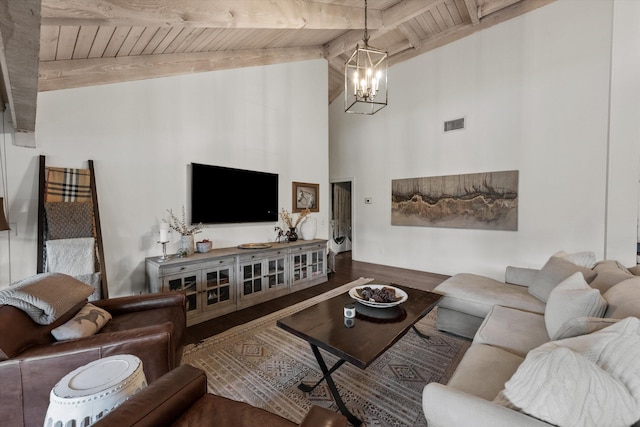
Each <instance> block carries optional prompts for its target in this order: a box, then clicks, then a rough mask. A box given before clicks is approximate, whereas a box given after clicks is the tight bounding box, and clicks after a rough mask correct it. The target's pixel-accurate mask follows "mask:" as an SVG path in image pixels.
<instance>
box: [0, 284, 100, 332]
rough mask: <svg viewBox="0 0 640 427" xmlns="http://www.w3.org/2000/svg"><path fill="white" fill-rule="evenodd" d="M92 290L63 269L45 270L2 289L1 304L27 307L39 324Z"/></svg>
mask: <svg viewBox="0 0 640 427" xmlns="http://www.w3.org/2000/svg"><path fill="white" fill-rule="evenodd" d="M92 293H93V288H92V287H91V286H89V285H87V284H85V283H82V282H80V281H79V280H76V279H74V278H73V277H71V276H67V275H66V274H61V273H42V274H37V275H35V276H32V277H28V278H26V279H24V280H21V281H19V282H17V283H14V284H13V285H11V286H9V287H8V288H5V289H3V290H2V291H0V304H6V305H11V306H14V307H16V308H19V309H20V310H22V311H24V312H25V313H27V314H28V315H29V317H31V318H32V319H33V321H34V322H36V323H38V324H40V325H50V324H51V323H53V322H55V320H56V319H57V318H58V317H59V316H61V315H62V314H64V313H66V312H67V311H69V309H71V308H72V307H73V306H74V305H76V304H78V303H79V302H80V301H82V300H85V299H86V298H87V297H88V296H89V295H91V294H92Z"/></svg>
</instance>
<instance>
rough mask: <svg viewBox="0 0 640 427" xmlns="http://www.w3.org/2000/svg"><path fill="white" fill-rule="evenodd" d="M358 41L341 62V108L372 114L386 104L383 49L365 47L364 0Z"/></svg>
mask: <svg viewBox="0 0 640 427" xmlns="http://www.w3.org/2000/svg"><path fill="white" fill-rule="evenodd" d="M362 41H363V46H362V47H361V46H360V44H358V45H356V50H355V52H353V54H352V55H351V57H350V58H349V60H348V61H347V62H346V64H345V65H344V111H345V112H347V113H355V114H375V113H377V112H378V111H380V110H381V109H382V108H384V107H386V106H387V52H386V51H384V50H380V49H376V48H375V47H371V46H369V32H368V30H367V0H364V37H363V38H362Z"/></svg>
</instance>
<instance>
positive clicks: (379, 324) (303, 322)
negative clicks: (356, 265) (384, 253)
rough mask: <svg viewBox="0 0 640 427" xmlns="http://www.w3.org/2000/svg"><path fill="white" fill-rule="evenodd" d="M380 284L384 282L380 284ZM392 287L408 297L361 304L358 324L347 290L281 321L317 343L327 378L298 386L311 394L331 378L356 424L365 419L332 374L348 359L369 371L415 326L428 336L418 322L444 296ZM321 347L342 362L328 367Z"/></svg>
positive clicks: (341, 404) (340, 402) (313, 346)
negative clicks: (387, 304)
mask: <svg viewBox="0 0 640 427" xmlns="http://www.w3.org/2000/svg"><path fill="white" fill-rule="evenodd" d="M372 283H374V282H372ZM375 283H377V284H380V282H375ZM362 286H366V284H365V285H362ZM391 286H394V287H396V288H400V289H402V290H403V291H405V292H406V293H407V294H408V299H407V301H405V302H404V303H402V304H400V305H397V306H395V307H391V308H372V307H366V306H364V305H362V304H360V303H356V313H357V314H356V318H355V319H352V320H353V322H349V320H347V319H345V317H344V311H343V309H344V305H345V304H347V303H350V302H353V299H352V298H351V297H350V296H349V294H348V293H347V292H345V293H344V294H341V295H338V296H336V297H333V298H330V299H328V300H325V301H321V302H319V303H318V304H315V305H313V306H311V307H308V308H306V309H304V310H302V311H299V312H297V313H294V314H292V315H290V316H287V317H285V318H282V319H280V320H278V322H277V325H278V326H279V327H280V328H282V329H284V330H285V331H288V332H290V333H292V334H293V335H295V336H297V337H300V338H302V339H303V340H305V341H307V342H308V343H309V344H310V345H311V350H312V351H313V354H314V355H315V357H316V360H317V361H318V365H319V366H320V369H321V370H322V374H323V377H322V378H321V379H320V380H319V381H318V382H317V383H316V384H314V385H313V386H308V385H306V384H300V385H299V386H298V387H299V388H300V389H301V390H303V391H305V392H310V391H312V390H313V389H314V388H316V387H317V386H318V385H319V384H320V383H322V381H323V380H324V381H326V382H327V386H328V387H329V390H330V391H331V394H332V395H333V398H334V399H335V401H336V404H337V405H338V408H340V412H342V414H343V415H344V416H346V417H347V419H348V420H349V422H350V423H351V424H353V425H354V426H359V425H360V424H362V422H361V421H360V420H359V419H358V418H357V417H355V416H354V415H353V414H351V412H349V410H348V409H347V407H346V405H345V404H344V402H343V400H342V398H341V397H340V394H339V393H338V389H337V388H336V385H335V383H334V381H333V379H332V378H331V374H332V373H333V372H334V371H335V370H336V369H338V368H339V367H340V366H342V364H343V363H344V362H349V363H351V364H352V365H355V366H357V367H358V368H360V369H366V367H367V366H369V365H370V364H371V363H372V362H373V361H375V360H376V359H377V358H378V356H380V355H381V354H382V353H384V352H385V351H386V350H387V349H388V348H389V347H391V346H392V345H393V344H395V343H396V341H398V340H399V339H400V338H402V337H403V336H404V334H405V333H407V331H408V330H409V329H411V328H413V329H414V331H415V332H416V333H418V334H419V335H420V336H422V337H424V338H428V337H426V336H424V335H423V334H421V333H419V332H418V330H417V329H415V327H414V325H415V323H416V322H417V321H418V320H420V319H422V318H423V317H424V316H426V315H427V313H429V312H430V311H431V310H432V309H433V308H434V307H435V306H436V304H437V303H438V301H440V299H441V298H442V295H439V294H436V293H433V292H428V291H421V290H418V289H412V288H407V287H404V286H400V285H396V284H391ZM351 323H352V324H351ZM319 348H321V349H323V350H326V351H328V352H329V353H331V354H333V355H335V356H337V357H338V358H339V360H338V361H337V362H336V363H335V364H334V365H333V366H332V367H331V368H327V364H326V363H325V361H324V359H323V358H322V354H321V353H320V350H319Z"/></svg>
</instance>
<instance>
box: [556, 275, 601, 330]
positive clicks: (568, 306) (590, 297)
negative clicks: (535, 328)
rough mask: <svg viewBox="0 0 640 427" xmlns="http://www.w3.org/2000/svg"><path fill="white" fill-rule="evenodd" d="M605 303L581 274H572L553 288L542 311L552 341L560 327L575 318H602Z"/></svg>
mask: <svg viewBox="0 0 640 427" xmlns="http://www.w3.org/2000/svg"><path fill="white" fill-rule="evenodd" d="M606 309H607V301H606V300H605V299H604V298H602V295H600V291H599V290H597V289H592V288H591V287H590V286H589V285H588V284H587V282H585V280H584V276H583V275H582V273H574V274H572V275H571V276H569V277H568V278H567V279H565V280H564V281H562V283H560V284H559V285H558V286H556V287H555V288H553V290H552V291H551V294H550V295H549V300H548V301H547V307H546V308H545V311H544V323H545V325H546V327H547V333H548V334H549V336H550V337H551V339H552V340H556V339H558V337H559V332H560V331H561V329H562V325H564V323H565V322H566V321H568V320H570V319H573V318H576V317H602V316H604V312H605V310H606Z"/></svg>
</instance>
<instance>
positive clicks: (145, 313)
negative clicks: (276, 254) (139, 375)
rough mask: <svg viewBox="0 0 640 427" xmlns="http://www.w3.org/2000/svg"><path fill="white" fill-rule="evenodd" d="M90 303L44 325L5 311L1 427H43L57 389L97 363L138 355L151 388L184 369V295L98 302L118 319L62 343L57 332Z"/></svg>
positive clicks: (0, 320)
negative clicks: (75, 372)
mask: <svg viewBox="0 0 640 427" xmlns="http://www.w3.org/2000/svg"><path fill="white" fill-rule="evenodd" d="M85 303H86V302H84V301H83V302H82V303H80V304H78V305H77V306H75V307H74V308H72V309H71V310H69V311H68V312H67V313H65V314H63V315H62V316H60V317H59V318H58V319H57V320H56V321H55V322H54V323H52V324H51V325H38V324H37V323H35V322H34V321H33V320H32V319H31V318H30V317H29V316H28V315H27V314H25V313H24V312H23V311H21V310H19V309H17V308H15V307H12V306H7V305H2V306H0V378H1V379H2V387H0V420H2V421H1V422H0V424H2V425H11V426H14V425H16V426H20V425H25V426H38V427H40V426H42V424H43V422H44V418H45V415H46V412H47V408H48V406H49V393H50V391H51V389H52V388H53V386H54V385H55V384H56V383H57V382H58V381H60V379H61V378H62V377H64V376H65V375H66V374H68V373H69V372H71V371H72V370H74V369H76V368H78V367H80V366H83V365H85V364H87V363H89V362H92V361H94V360H97V359H100V358H103V357H107V356H112V355H116V354H133V355H135V356H138V357H139V358H140V359H141V360H142V363H143V368H144V373H145V376H146V378H147V381H148V382H149V383H152V382H154V381H155V380H156V379H158V378H159V377H161V376H162V375H163V374H165V373H166V372H169V371H170V370H172V369H173V368H175V367H176V366H178V365H179V364H180V358H181V355H182V350H183V336H184V331H185V327H186V303H185V296H184V294H182V293H179V292H175V293H160V294H149V295H136V296H129V297H121V298H112V299H105V300H99V301H92V304H94V305H96V306H99V307H102V308H104V309H105V310H107V311H108V312H109V313H110V314H111V315H112V317H113V318H112V319H111V320H110V321H109V322H108V323H107V324H106V325H105V326H104V327H103V328H102V329H101V330H100V331H99V332H98V333H97V334H95V335H92V336H89V337H85V338H79V339H73V340H68V341H59V342H58V341H56V340H55V339H54V337H53V336H52V335H51V330H52V329H54V328H56V327H58V326H60V325H62V324H64V323H65V322H67V321H68V320H70V319H71V318H73V316H74V315H75V314H76V313H77V312H78V311H79V310H80V309H81V308H82V307H83V306H84V304H85ZM5 422H7V424H4V423H5Z"/></svg>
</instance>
